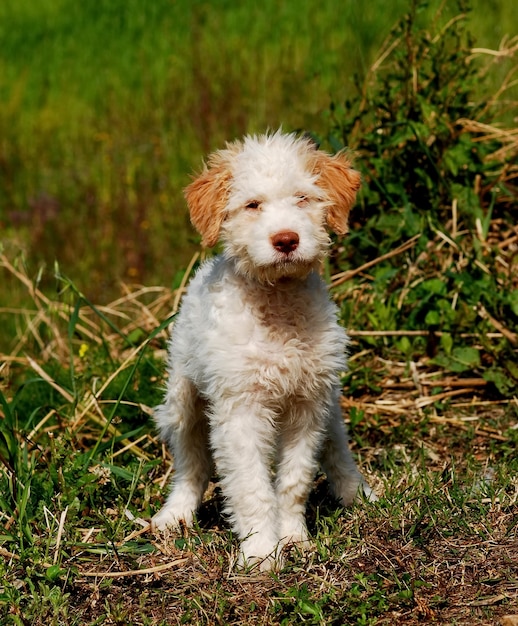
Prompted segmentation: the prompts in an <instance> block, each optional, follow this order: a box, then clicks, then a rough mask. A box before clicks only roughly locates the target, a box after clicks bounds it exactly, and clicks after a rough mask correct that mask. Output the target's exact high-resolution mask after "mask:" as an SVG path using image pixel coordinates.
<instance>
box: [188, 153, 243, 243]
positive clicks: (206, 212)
mask: <svg viewBox="0 0 518 626" xmlns="http://www.w3.org/2000/svg"><path fill="white" fill-rule="evenodd" d="M230 180H231V174H230V171H229V169H228V167H226V166H225V164H223V163H221V162H218V163H215V164H214V165H212V167H209V168H207V167H206V168H205V169H204V171H203V172H202V173H201V174H200V175H199V176H198V177H197V178H195V179H194V180H193V182H192V183H191V184H190V185H189V186H188V187H186V188H185V190H184V194H185V198H186V200H187V204H188V205H189V212H190V215H191V222H192V224H193V226H194V228H196V230H197V231H198V232H199V233H200V235H201V237H202V244H203V245H204V246H207V247H208V248H212V247H213V246H215V245H216V244H217V243H218V238H219V231H220V228H221V223H222V221H223V219H224V214H225V206H226V204H227V200H228V195H229V187H230Z"/></svg>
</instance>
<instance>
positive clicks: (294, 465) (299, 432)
mask: <svg viewBox="0 0 518 626" xmlns="http://www.w3.org/2000/svg"><path fill="white" fill-rule="evenodd" d="M325 412H326V407H325V406H320V405H319V404H318V403H313V402H306V403H303V402H301V403H295V404H294V405H293V406H292V407H291V408H290V410H289V412H288V415H287V416H286V419H285V421H284V423H283V428H282V433H281V444H280V448H279V458H278V464H277V480H276V493H277V502H278V506H279V522H280V529H279V533H280V538H281V543H282V544H283V545H286V544H290V543H293V544H297V545H299V546H300V547H303V548H304V547H307V545H308V543H309V541H308V540H309V535H308V531H307V527H306V518H305V514H306V502H307V499H308V495H309V492H310V490H311V485H312V483H313V479H314V477H315V474H316V471H317V468H318V452H319V449H320V446H321V442H322V437H323V429H322V421H323V420H322V417H323V415H322V414H323V413H325Z"/></svg>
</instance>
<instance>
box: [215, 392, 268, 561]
mask: <svg viewBox="0 0 518 626" xmlns="http://www.w3.org/2000/svg"><path fill="white" fill-rule="evenodd" d="M274 417H275V416H274V415H273V412H272V411H271V410H269V409H267V408H266V407H264V406H261V405H260V404H257V403H256V402H254V401H253V400H250V399H249V398H241V399H236V398H228V397H227V398H226V399H222V400H221V401H220V402H217V403H214V404H213V407H212V411H211V416H210V426H211V444H212V449H213V456H214V460H215V462H216V467H217V470H218V474H219V476H220V479H221V486H222V489H223V494H224V496H225V499H226V511H227V513H228V514H229V517H230V521H231V523H232V528H233V530H234V531H235V532H236V534H237V536H238V537H239V539H241V541H242V542H241V549H240V556H239V560H238V566H239V567H244V566H253V565H258V566H259V568H260V569H261V570H268V569H271V568H272V567H275V566H276V564H277V554H276V549H277V544H278V541H279V533H278V519H277V515H278V513H277V501H276V497H275V492H274V489H273V485H272V480H271V462H272V455H273V450H274V442H275V425H274Z"/></svg>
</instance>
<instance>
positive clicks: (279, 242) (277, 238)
mask: <svg viewBox="0 0 518 626" xmlns="http://www.w3.org/2000/svg"><path fill="white" fill-rule="evenodd" d="M271 240H272V246H273V247H274V248H275V249H276V250H278V251H279V252H283V253H284V254H289V253H290V252H293V251H294V250H296V249H297V247H298V245H299V241H300V239H299V236H298V235H297V233H294V232H293V231H291V230H284V231H282V232H280V233H276V234H275V235H272V237H271Z"/></svg>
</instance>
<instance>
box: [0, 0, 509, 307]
mask: <svg viewBox="0 0 518 626" xmlns="http://www.w3.org/2000/svg"><path fill="white" fill-rule="evenodd" d="M443 4H444V5H446V6H445V7H444V8H443V11H442V15H441V18H440V19H441V20H443V21H444V22H446V21H447V19H448V17H449V15H448V11H449V10H451V11H452V15H453V14H454V13H456V11H457V7H456V3H443ZM454 5H455V6H454ZM408 6H409V2H408V1H405V0H394V1H393V2H390V3H386V2H382V1H381V0H373V1H371V2H369V3H368V4H366V5H364V6H362V5H361V4H360V3H356V2H352V1H344V2H326V1H324V2H322V0H284V1H282V0H263V1H262V2H261V3H259V2H251V1H248V2H241V3H235V2H230V1H227V0H220V1H217V2H208V1H207V0H196V1H192V0H176V1H174V0H154V1H153V2H142V1H141V0H85V1H83V2H80V3H79V2H73V1H72V0H39V1H38V2H34V1H33V0H3V2H2V3H0V228H1V232H2V243H3V247H4V249H5V250H7V252H8V254H9V255H10V256H11V257H12V256H14V255H16V253H17V251H18V250H21V251H23V252H24V254H25V257H26V259H27V261H28V263H29V268H30V270H29V273H30V274H31V275H33V276H36V275H37V273H38V271H39V268H40V267H41V265H42V264H44V265H45V266H46V268H47V271H46V272H45V273H44V274H43V275H42V276H43V278H42V284H43V286H44V287H45V288H46V287H48V286H49V285H52V284H53V265H54V262H55V261H57V262H58V263H59V266H60V268H61V270H62V271H63V272H64V273H65V274H67V275H68V276H70V277H71V278H72V279H73V280H74V281H76V283H77V285H78V286H79V288H80V289H81V290H82V291H84V292H85V293H86V294H88V295H89V296H90V297H92V298H95V299H97V300H100V301H106V300H107V299H108V298H110V297H111V296H112V295H113V294H114V293H115V292H117V289H118V287H117V284H118V282H119V281H120V280H123V281H127V282H140V283H145V284H151V283H159V284H165V285H170V284H171V283H172V282H173V281H174V277H175V275H176V273H177V272H178V270H180V269H181V268H182V267H184V266H185V265H186V264H187V262H188V260H189V258H190V257H191V255H192V253H193V251H194V250H195V249H196V248H197V240H196V237H195V235H194V233H193V231H192V230H191V228H190V225H189V222H188V217H187V213H186V208H185V204H184V201H183V198H182V194H181V189H182V188H183V187H184V186H185V184H186V183H188V180H189V174H190V173H191V171H192V170H193V169H196V168H198V167H199V166H200V164H201V160H202V158H203V156H204V155H205V154H206V153H207V152H208V151H210V150H212V149H214V148H216V147H219V146H221V145H222V144H223V142H224V141H226V140H229V139H232V138H234V137H236V136H239V135H241V134H243V133H245V132H255V131H263V130H265V129H266V128H277V127H278V126H280V125H283V126H284V128H285V129H288V130H292V129H299V128H303V129H305V130H309V131H313V132H315V133H319V134H325V133H326V131H327V125H328V116H327V115H326V111H327V110H328V108H329V105H330V103H331V102H332V101H333V102H338V103H340V102H342V101H343V100H344V99H345V98H346V97H347V94H348V93H351V91H352V90H354V89H355V86H354V76H355V75H358V76H360V77H361V76H363V75H364V74H365V72H366V71H367V69H368V68H369V67H370V65H371V64H372V62H373V61H374V60H375V59H376V54H377V51H378V50H379V48H380V46H381V45H382V43H383V41H384V39H385V38H386V37H387V35H388V34H389V32H390V29H391V26H392V25H393V24H394V22H395V21H396V20H397V18H399V17H400V16H401V15H402V14H403V13H404V11H405V9H406V8H408ZM439 6H440V5H439V3H438V2H432V3H430V6H429V8H428V9H427V10H426V11H423V14H422V20H423V23H426V21H427V20H428V21H430V20H432V19H433V16H434V15H435V13H436V11H437V9H438V7H439ZM517 11H518V9H517V8H516V5H515V3H514V2H510V1H507V2H505V1H503V0H501V1H496V0H493V1H492V2H489V3H488V2H484V3H483V2H481V1H480V0H477V1H476V2H474V9H473V11H472V14H471V18H470V23H471V30H472V32H473V34H474V35H475V36H476V38H477V44H478V45H479V46H483V47H489V48H498V45H499V42H500V40H501V38H502V37H503V36H504V35H505V34H506V33H508V34H510V35H513V34H515V33H516V32H517V30H518V17H517ZM502 71H503V70H502ZM489 87H490V83H489ZM6 296H7V293H6V292H4V294H2V293H0V302H5V300H6V299H7V298H6ZM12 297H13V294H12V293H9V300H11V299H12Z"/></svg>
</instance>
